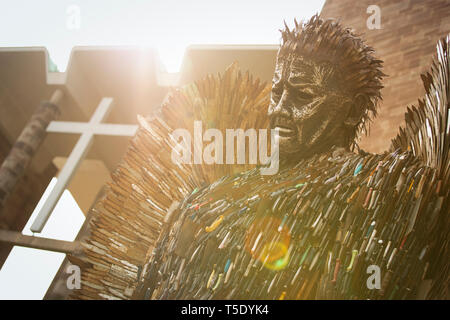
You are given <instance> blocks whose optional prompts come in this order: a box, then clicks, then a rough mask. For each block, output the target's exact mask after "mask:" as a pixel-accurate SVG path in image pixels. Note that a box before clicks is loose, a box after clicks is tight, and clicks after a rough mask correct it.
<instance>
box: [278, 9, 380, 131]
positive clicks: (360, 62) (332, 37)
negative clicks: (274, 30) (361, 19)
mask: <svg viewBox="0 0 450 320" xmlns="http://www.w3.org/2000/svg"><path fill="white" fill-rule="evenodd" d="M294 22H295V27H294V28H293V29H292V30H290V29H289V27H288V26H287V25H286V23H285V29H284V30H282V31H281V34H282V44H281V48H280V52H279V56H278V59H285V58H286V57H287V56H289V55H292V54H293V55H298V56H303V57H308V58H311V59H312V60H314V61H319V62H320V61H328V62H330V63H331V65H333V67H334V68H335V69H336V70H337V72H336V73H337V74H339V75H340V79H339V83H340V84H343V85H345V87H344V88H343V89H344V90H346V91H347V92H348V94H349V95H350V96H352V97H354V98H357V99H359V100H362V101H364V104H363V108H361V109H359V110H354V112H353V113H352V114H351V115H349V119H348V123H349V126H351V128H350V131H351V133H350V138H352V137H353V138H355V137H357V136H358V135H359V134H360V133H367V132H368V130H369V123H370V121H371V119H372V118H374V117H375V116H376V114H377V104H378V100H381V93H380V90H381V88H383V86H382V84H381V80H382V78H383V76H385V74H384V73H383V72H382V71H381V67H382V63H383V62H382V61H381V60H378V59H376V58H375V57H374V56H373V52H374V49H373V48H372V47H370V46H368V45H366V44H365V43H364V41H363V40H362V39H361V38H360V37H358V36H357V35H355V34H354V33H353V32H352V31H351V30H350V29H349V28H344V27H343V26H342V25H340V23H339V22H337V21H336V20H333V19H327V20H323V19H321V18H320V17H319V16H318V15H314V16H313V17H312V18H311V19H310V20H309V21H307V22H305V23H302V22H300V23H299V22H297V21H296V20H294Z"/></svg>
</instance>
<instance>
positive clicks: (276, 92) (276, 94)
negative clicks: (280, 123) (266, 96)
mask: <svg viewBox="0 0 450 320" xmlns="http://www.w3.org/2000/svg"><path fill="white" fill-rule="evenodd" d="M282 94H283V85H282V84H281V82H277V83H274V84H273V86H272V95H271V97H272V100H275V101H276V100H279V99H280V97H281V95H282Z"/></svg>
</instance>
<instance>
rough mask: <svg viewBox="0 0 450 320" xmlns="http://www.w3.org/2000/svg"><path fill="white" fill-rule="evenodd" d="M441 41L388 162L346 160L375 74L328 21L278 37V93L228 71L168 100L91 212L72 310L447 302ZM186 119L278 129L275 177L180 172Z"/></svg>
mask: <svg viewBox="0 0 450 320" xmlns="http://www.w3.org/2000/svg"><path fill="white" fill-rule="evenodd" d="M449 42H450V38H449V37H448V36H447V37H446V38H444V39H442V40H441V41H440V42H439V44H438V46H437V57H436V58H435V60H434V62H433V65H432V67H431V70H430V72H429V73H427V74H426V75H424V76H423V77H422V79H423V82H424V86H425V89H426V95H425V97H424V98H423V99H422V100H420V101H419V103H418V106H417V107H411V108H409V109H408V112H407V113H406V126H405V128H401V129H400V133H399V134H398V136H397V137H396V138H395V139H394V140H393V141H392V148H391V150H389V151H388V152H385V153H383V154H369V153H366V152H364V151H362V150H357V151H355V150H354V149H355V148H354V147H355V145H356V144H355V141H356V138H357V136H358V135H359V134H360V133H361V132H364V130H365V129H366V127H367V125H368V122H369V121H370V119H371V117H373V116H374V115H375V114H376V106H377V101H378V100H379V99H380V98H381V95H380V89H381V88H382V86H381V78H382V77H383V76H384V74H383V73H382V72H381V64H382V62H381V61H380V60H377V59H376V58H374V57H373V55H372V54H373V50H372V49H371V48H370V47H368V46H367V45H365V44H364V42H363V41H362V40H361V39H360V38H358V37H357V36H355V35H354V34H353V33H352V32H351V31H350V30H349V29H347V28H343V27H342V26H341V25H340V24H338V23H337V22H335V21H333V20H322V19H320V18H319V17H318V16H314V17H313V18H311V20H309V21H308V22H306V23H303V24H298V23H297V22H296V23H295V27H294V29H293V30H289V28H288V27H287V26H286V29H285V30H284V31H282V44H281V47H280V51H279V53H278V57H277V64H276V68H275V75H274V80H273V83H272V88H271V89H270V87H269V86H266V85H264V84H260V83H259V82H258V81H254V80H253V79H252V78H251V77H250V76H249V75H248V73H247V74H245V75H242V74H241V73H240V72H239V70H238V67H237V65H236V64H234V65H232V66H231V67H229V68H228V69H227V70H226V71H225V73H224V74H223V75H217V76H208V77H207V78H205V79H203V80H201V81H198V82H196V83H195V84H191V85H188V86H186V87H183V88H180V89H177V90H174V91H173V92H172V93H171V94H170V95H169V97H168V99H167V101H166V102H165V103H164V104H163V106H162V108H161V110H160V112H159V113H158V114H157V115H155V116H153V117H151V118H150V117H149V118H140V119H139V122H140V129H139V131H138V133H137V135H136V136H135V138H134V139H133V141H132V144H131V146H130V148H129V150H128V152H127V154H126V156H125V157H124V160H123V161H122V164H121V165H120V166H119V168H118V169H117V170H116V172H115V174H114V176H113V178H114V181H113V183H112V184H111V186H110V190H109V191H108V192H107V194H106V196H105V198H104V199H102V200H101V201H100V202H99V203H98V204H97V205H96V206H95V208H94V210H93V219H92V224H91V235H90V237H89V238H88V239H87V240H86V241H85V244H84V247H85V249H84V256H83V257H82V258H81V259H80V260H82V263H83V265H84V272H83V273H82V277H83V278H82V283H83V284H84V286H83V289H82V290H80V291H78V292H77V293H76V295H77V296H76V297H77V298H100V297H101V298H121V299H125V298H140V299H142V298H145V299H321V298H326V299H414V298H424V297H426V298H446V297H448V280H449V263H448V260H449V259H448V258H449V251H448V249H449V230H450V229H449V219H448V210H449V204H448V193H449V188H448V187H449V158H448V149H449V119H448V112H449V100H448V97H449V95H450V89H449V82H448V81H449V79H448V78H449V74H450V72H449V71H450V59H449V56H448V55H449ZM267 107H268V112H267ZM195 120H197V121H201V123H202V126H203V129H205V130H206V129H208V128H215V129H218V130H219V131H222V132H225V130H226V129H233V128H241V129H244V130H246V129H251V128H253V129H264V128H272V129H277V131H278V132H279V133H280V136H279V137H278V138H279V140H278V141H279V145H280V169H279V171H278V172H277V173H276V174H273V175H261V173H260V170H259V169H260V168H258V167H257V166H256V165H223V164H205V163H203V164H189V163H175V162H173V161H172V158H171V155H172V151H173V150H174V148H175V149H176V148H177V145H178V143H179V141H177V139H175V138H174V136H173V133H174V130H175V129H178V128H185V129H187V130H188V131H189V132H191V133H192V136H194V132H193V130H194V121H195ZM192 149H195V146H192ZM247 152H248V150H247ZM248 156H249V154H247V158H248Z"/></svg>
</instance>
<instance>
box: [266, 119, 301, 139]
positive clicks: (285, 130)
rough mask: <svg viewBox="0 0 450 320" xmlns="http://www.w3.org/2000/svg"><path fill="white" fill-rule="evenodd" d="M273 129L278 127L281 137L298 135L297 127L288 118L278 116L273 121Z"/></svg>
mask: <svg viewBox="0 0 450 320" xmlns="http://www.w3.org/2000/svg"><path fill="white" fill-rule="evenodd" d="M272 129H278V134H279V136H280V138H292V137H294V136H296V135H297V127H296V126H295V125H294V124H293V123H292V121H291V120H289V119H286V118H281V117H276V119H274V121H273V123H272Z"/></svg>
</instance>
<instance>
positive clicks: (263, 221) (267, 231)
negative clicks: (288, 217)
mask: <svg viewBox="0 0 450 320" xmlns="http://www.w3.org/2000/svg"><path fill="white" fill-rule="evenodd" d="M290 241H291V237H290V234H289V230H288V229H287V228H286V227H285V226H284V221H281V220H280V219H279V218H276V217H271V216H265V217H263V218H260V219H256V220H255V221H254V222H253V224H252V225H251V226H250V228H249V230H248V232H247V238H246V242H245V247H246V250H247V251H248V252H249V253H250V254H251V255H252V256H253V258H254V259H257V260H259V261H261V263H262V264H263V265H264V267H266V268H268V269H270V270H275V271H277V270H282V269H284V268H285V267H286V266H287V264H288V262H289V256H290V252H289V244H290Z"/></svg>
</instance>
